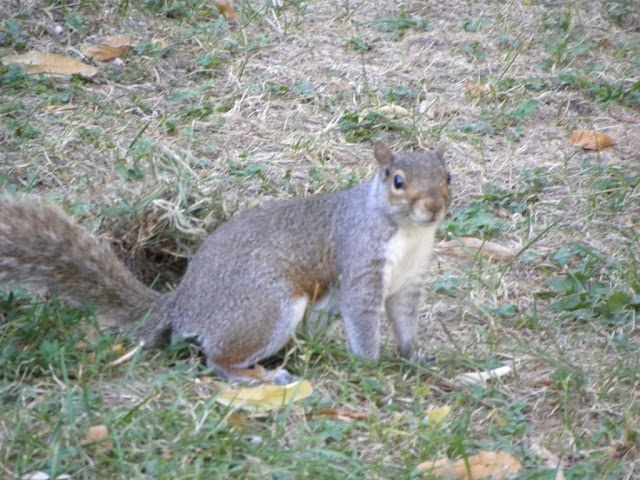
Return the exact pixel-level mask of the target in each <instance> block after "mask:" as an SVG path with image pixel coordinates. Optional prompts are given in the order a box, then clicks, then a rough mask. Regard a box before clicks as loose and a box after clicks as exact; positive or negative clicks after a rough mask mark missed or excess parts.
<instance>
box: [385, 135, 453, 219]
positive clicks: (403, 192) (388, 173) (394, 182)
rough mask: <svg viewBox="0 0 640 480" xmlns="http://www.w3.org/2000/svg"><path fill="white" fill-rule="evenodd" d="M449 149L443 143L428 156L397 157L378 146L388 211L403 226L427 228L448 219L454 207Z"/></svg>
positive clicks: (409, 155) (405, 154)
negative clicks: (449, 168) (447, 162)
mask: <svg viewBox="0 0 640 480" xmlns="http://www.w3.org/2000/svg"><path fill="white" fill-rule="evenodd" d="M445 149H446V146H445V144H444V143H440V144H439V145H438V146H437V147H436V148H435V150H431V151H427V152H415V153H397V154H394V153H393V152H392V151H391V150H390V149H389V147H388V146H387V145H386V144H385V143H384V142H381V141H378V142H376V145H375V151H374V154H375V157H376V160H377V161H378V165H379V166H380V173H379V175H380V179H381V181H382V184H383V185H384V190H385V192H386V197H387V201H388V208H389V210H390V212H391V215H392V217H393V218H394V219H395V220H396V221H398V222H399V223H403V224H409V225H413V226H427V225H431V224H436V223H439V222H440V221H441V220H442V219H443V218H444V216H445V214H446V213H447V208H449V204H450V203H451V192H450V190H449V184H450V182H451V175H450V174H449V171H448V170H447V165H446V163H445V161H444V152H445Z"/></svg>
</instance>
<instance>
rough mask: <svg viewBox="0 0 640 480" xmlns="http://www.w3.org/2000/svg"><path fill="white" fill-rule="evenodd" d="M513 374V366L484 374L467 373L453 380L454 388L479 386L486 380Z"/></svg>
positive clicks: (495, 369) (506, 366)
mask: <svg viewBox="0 0 640 480" xmlns="http://www.w3.org/2000/svg"><path fill="white" fill-rule="evenodd" d="M512 372H513V366H511V365H505V366H503V367H498V368H494V369H493V370H487V371H484V372H468V373H463V374H461V375H458V376H457V377H455V378H454V379H453V384H454V385H455V386H456V387H464V386H467V385H479V384H483V383H485V382H486V381H488V380H495V379H498V378H501V377H504V376H505V375H510V374H511V373H512Z"/></svg>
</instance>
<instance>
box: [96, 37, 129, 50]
mask: <svg viewBox="0 0 640 480" xmlns="http://www.w3.org/2000/svg"><path fill="white" fill-rule="evenodd" d="M100 43H102V44H104V45H108V46H110V47H114V48H118V47H135V46H136V45H135V43H133V38H131V35H109V36H108V37H104V38H103V39H102V42H100Z"/></svg>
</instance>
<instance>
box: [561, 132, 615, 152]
mask: <svg viewBox="0 0 640 480" xmlns="http://www.w3.org/2000/svg"><path fill="white" fill-rule="evenodd" d="M571 145H573V146H575V147H582V148H583V149H585V150H602V149H603V148H607V147H611V146H613V145H614V141H613V139H612V138H611V137H610V136H609V135H607V134H606V133H602V132H594V131H593V130H575V131H574V132H573V133H572V134H571Z"/></svg>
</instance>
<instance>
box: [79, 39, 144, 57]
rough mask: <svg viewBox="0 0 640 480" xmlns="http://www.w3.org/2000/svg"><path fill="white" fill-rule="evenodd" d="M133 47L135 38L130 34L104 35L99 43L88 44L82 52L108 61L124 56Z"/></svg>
mask: <svg viewBox="0 0 640 480" xmlns="http://www.w3.org/2000/svg"><path fill="white" fill-rule="evenodd" d="M133 47H134V44H133V39H132V38H131V36H130V35H111V36H108V37H104V38H103V39H102V41H101V42H100V43H98V44H97V45H90V46H88V47H87V48H85V49H84V50H82V54H83V55H85V56H87V57H89V58H93V59H94V60H100V61H103V62H106V61H108V60H113V59H114V58H120V57H122V56H123V55H124V54H125V53H127V52H128V51H129V50H130V49H131V48H133Z"/></svg>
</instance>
